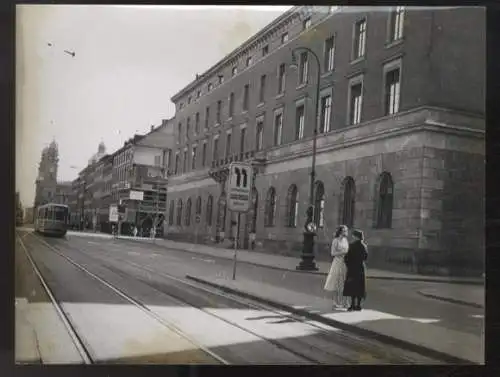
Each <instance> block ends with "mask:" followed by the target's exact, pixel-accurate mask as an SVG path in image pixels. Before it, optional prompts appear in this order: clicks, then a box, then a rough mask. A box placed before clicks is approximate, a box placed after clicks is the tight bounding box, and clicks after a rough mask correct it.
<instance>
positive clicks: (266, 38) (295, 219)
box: [166, 7, 485, 273]
mask: <svg viewBox="0 0 500 377" xmlns="http://www.w3.org/2000/svg"><path fill="white" fill-rule="evenodd" d="M298 47H308V48H309V49H311V50H312V51H313V52H314V53H315V54H316V55H317V56H318V57H319V66H320V72H319V76H320V83H319V98H317V97H316V84H317V79H316V77H317V73H318V71H317V63H316V60H315V57H314V55H312V54H311V53H308V52H307V51H306V50H300V51H298V53H297V55H298V59H297V65H298V67H297V68H296V69H292V68H291V67H290V66H291V63H292V50H293V49H294V48H298ZM172 101H173V102H174V103H175V107H176V113H175V118H174V122H175V127H176V136H177V146H176V148H175V152H174V158H173V159H172V162H171V164H172V165H171V167H172V170H173V173H174V176H172V177H171V178H170V181H169V203H168V205H169V208H168V211H167V219H168V222H167V224H166V226H167V237H169V238H172V239H176V240H186V241H194V240H198V241H199V242H221V241H223V240H224V238H231V237H232V236H233V233H234V228H233V227H232V226H231V224H232V222H231V220H234V219H235V216H234V215H231V214H230V213H228V211H227V209H226V200H225V197H226V193H225V182H226V178H227V168H228V165H229V163H230V162H231V161H247V162H251V163H252V164H253V165H254V167H255V169H254V170H255V171H254V173H255V187H254V189H253V192H254V197H253V205H252V206H253V209H252V211H251V212H250V213H249V214H247V215H245V216H242V224H241V232H240V234H241V240H240V241H241V244H242V246H244V247H250V248H252V247H253V248H255V249H257V250H262V251H267V252H272V253H282V254H290V255H299V254H300V251H301V249H302V232H303V226H304V220H305V211H306V209H307V206H308V202H309V195H310V192H309V191H310V189H309V187H310V182H309V174H310V172H311V160H312V144H313V132H314V124H315V108H314V107H315V105H316V104H318V105H317V106H318V109H317V110H318V112H319V114H318V122H319V125H318V137H317V154H316V182H315V185H314V203H315V205H314V207H315V211H314V212H315V215H314V217H315V220H316V222H317V225H318V228H319V230H318V235H317V238H316V242H317V245H318V248H317V250H316V254H317V258H318V259H322V260H327V259H329V258H330V257H329V252H328V245H329V243H330V242H331V239H332V234H333V232H334V231H335V228H336V227H337V226H339V225H340V224H347V225H349V226H354V227H357V228H361V229H363V230H364V231H365V234H366V237H367V242H368V245H369V251H370V257H369V259H370V260H369V265H370V266H371V267H384V268H391V269H395V270H398V269H399V270H406V271H408V270H411V271H414V272H420V273H431V272H435V273H437V272H443V273H449V272H450V269H456V268H459V267H463V266H467V267H469V269H470V270H481V269H482V268H483V254H484V249H483V239H484V218H483V211H484V204H483V203H484V200H483V196H484V105H485V11H484V9H482V8H453V9H439V8H436V9H432V8H405V7H397V8H385V9H384V10H383V11H382V9H380V10H379V11H376V12H375V11H373V8H369V9H363V8H353V7H339V8H337V9H334V8H333V9H331V11H329V12H321V11H318V8H316V7H294V8H292V9H291V10H290V11H289V12H286V13H285V14H283V15H282V16H281V17H279V18H278V19H276V20H275V21H274V22H272V23H271V24H270V25H268V26H267V27H265V28H264V29H263V30H261V31H260V32H258V33H257V34H256V35H254V36H253V37H251V38H250V39H249V40H248V41H246V42H245V43H243V44H242V45H241V46H240V47H238V48H237V49H236V50H235V51H233V52H232V53H230V54H229V55H227V56H226V57H225V58H224V59H223V60H221V61H220V62H218V63H217V64H216V65H214V66H213V67H211V68H209V69H208V70H207V71H206V72H205V73H203V74H201V75H199V76H198V75H197V77H196V79H195V80H194V81H193V82H191V83H190V84H189V85H187V86H186V87H185V88H184V89H182V90H181V91H180V92H178V93H177V94H176V95H174V96H173V98H172ZM193 207H194V208H193ZM193 219H195V220H196V221H193ZM251 234H255V236H256V237H255V243H252V242H248V239H249V236H250V235H251Z"/></svg>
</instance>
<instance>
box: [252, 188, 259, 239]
mask: <svg viewBox="0 0 500 377" xmlns="http://www.w3.org/2000/svg"><path fill="white" fill-rule="evenodd" d="M251 208H252V211H251V215H252V218H251V224H250V233H257V215H258V214H259V193H258V192H257V189H256V188H255V187H254V188H252V207H251Z"/></svg>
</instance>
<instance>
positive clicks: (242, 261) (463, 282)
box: [116, 237, 484, 285]
mask: <svg viewBox="0 0 500 377" xmlns="http://www.w3.org/2000/svg"><path fill="white" fill-rule="evenodd" d="M116 239H119V240H122V241H132V242H143V240H134V239H129V238H121V237H116ZM150 243H153V242H150ZM156 245H157V246H160V247H163V248H165V249H170V250H176V251H182V252H186V253H192V254H197V255H204V256H210V257H213V258H221V259H232V256H231V257H225V256H219V255H211V254H207V253H203V252H200V251H195V250H186V249H180V248H177V247H170V246H167V245H159V244H156ZM238 262H240V263H245V264H249V265H252V266H257V267H265V268H270V269H272V270H278V271H286V272H298V273H302V274H310V275H320V276H327V275H328V273H326V272H319V271H301V270H292V269H289V268H284V267H278V266H270V265H267V264H262V263H255V262H249V261H245V260H241V259H239V260H238ZM367 278H368V279H372V280H396V281H412V282H417V283H418V282H421V283H445V284H460V285H484V282H482V281H467V280H450V281H446V280H439V279H433V278H413V277H396V276H367Z"/></svg>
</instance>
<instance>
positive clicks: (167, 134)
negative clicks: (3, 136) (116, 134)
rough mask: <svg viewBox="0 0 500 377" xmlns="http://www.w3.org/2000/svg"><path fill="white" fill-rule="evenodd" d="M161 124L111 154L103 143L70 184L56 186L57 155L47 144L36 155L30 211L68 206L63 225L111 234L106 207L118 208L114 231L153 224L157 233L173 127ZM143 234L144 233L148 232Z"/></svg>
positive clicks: (146, 228) (163, 206)
mask: <svg viewBox="0 0 500 377" xmlns="http://www.w3.org/2000/svg"><path fill="white" fill-rule="evenodd" d="M168 124H169V123H168V122H167V121H163V122H162V124H161V125H160V126H158V127H154V126H152V127H151V131H150V132H149V133H147V134H145V135H134V137H132V138H131V139H129V140H127V141H126V142H125V143H124V144H123V146H122V147H121V148H120V149H118V150H117V151H115V152H114V153H109V154H108V153H106V148H105V146H104V144H103V143H101V144H99V147H98V151H97V153H96V154H95V155H94V156H92V158H91V159H90V160H89V162H88V165H87V166H86V167H85V168H83V169H81V171H80V172H79V173H78V177H77V178H76V179H75V180H73V181H72V182H57V167H58V162H59V160H58V152H57V144H56V143H55V142H53V143H52V144H51V145H50V146H49V147H47V148H46V149H44V151H43V152H42V159H41V163H40V167H39V174H38V179H37V182H36V187H37V190H36V197H35V208H36V207H37V206H39V205H41V204H45V203H61V204H66V205H68V206H69V209H70V219H69V226H70V227H71V228H74V229H92V230H96V231H103V232H111V231H112V228H111V227H112V225H113V223H112V222H111V221H110V207H112V206H117V207H120V222H119V223H120V228H121V229H120V231H121V232H122V233H124V234H127V233H128V234H129V233H131V232H132V229H133V227H134V226H137V228H138V229H139V230H140V231H141V232H144V233H148V232H149V230H150V229H151V228H152V227H153V225H154V226H155V227H156V228H157V234H158V235H162V234H163V226H162V223H163V219H164V213H165V211H166V204H165V203H166V193H167V181H168V175H169V172H168V169H167V168H166V165H167V163H168V161H167V160H166V159H167V158H168V156H169V153H168V151H169V150H170V148H171V147H169V145H170V144H171V141H172V140H173V136H172V131H173V128H172V127H169V126H168ZM148 234H149V233H148Z"/></svg>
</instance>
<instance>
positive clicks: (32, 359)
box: [14, 298, 42, 364]
mask: <svg viewBox="0 0 500 377" xmlns="http://www.w3.org/2000/svg"><path fill="white" fill-rule="evenodd" d="M27 305H28V302H27V300H26V299H24V298H16V301H15V308H16V309H15V312H16V314H15V342H14V343H15V358H16V363H19V364H41V363H42V357H41V355H40V349H39V347H38V339H37V336H36V332H35V329H34V328H33V326H32V325H31V324H30V322H29V321H28V320H27V319H26V317H27V312H26V308H27Z"/></svg>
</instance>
